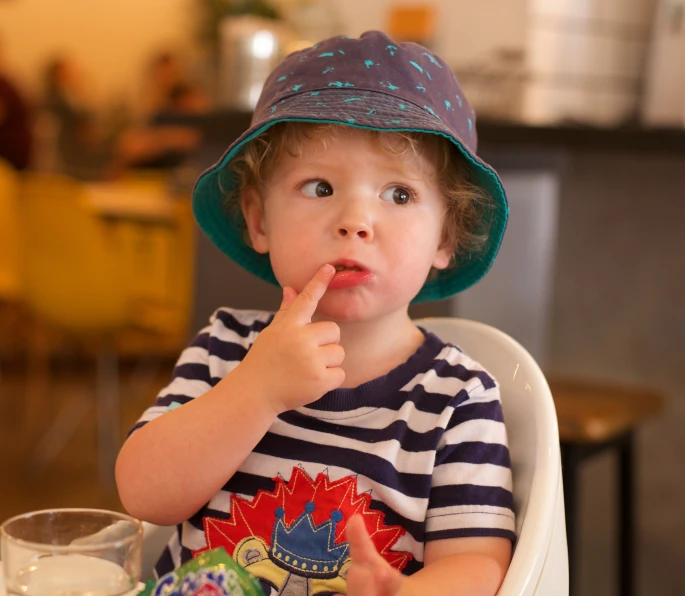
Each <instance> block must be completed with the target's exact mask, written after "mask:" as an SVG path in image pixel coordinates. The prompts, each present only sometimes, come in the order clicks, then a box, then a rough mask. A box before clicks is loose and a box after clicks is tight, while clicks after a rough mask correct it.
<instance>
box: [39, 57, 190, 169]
mask: <svg viewBox="0 0 685 596" xmlns="http://www.w3.org/2000/svg"><path fill="white" fill-rule="evenodd" d="M43 107H44V109H45V110H46V111H47V112H48V113H49V114H51V116H52V117H53V119H54V120H55V123H56V127H57V131H58V132H57V143H56V145H57V151H58V152H59V155H60V161H61V163H62V166H61V169H62V170H63V171H64V172H65V173H67V174H69V175H72V176H74V177H77V178H81V179H103V178H105V179H106V178H111V177H114V176H116V175H118V174H120V173H121V172H122V171H125V170H127V169H130V168H165V167H173V166H175V165H178V163H180V162H181V161H182V160H183V158H184V157H185V156H186V155H187V154H188V153H190V152H192V151H193V150H195V149H196V148H197V146H198V145H199V142H200V135H199V133H198V131H196V130H195V129H193V128H191V127H188V126H148V125H142V126H130V127H127V128H126V129H124V130H116V129H111V130H108V128H107V127H106V126H105V125H104V124H103V119H102V118H101V115H100V114H98V112H97V110H96V109H95V107H94V102H93V101H92V99H91V96H90V92H89V88H88V84H87V82H86V79H85V77H84V76H83V73H82V71H81V69H80V68H79V65H78V64H77V63H76V62H75V61H74V60H73V59H70V58H68V57H65V56H57V57H55V58H54V59H52V60H51V61H50V62H49V63H48V64H47V66H46V68H45V71H44V104H43Z"/></svg>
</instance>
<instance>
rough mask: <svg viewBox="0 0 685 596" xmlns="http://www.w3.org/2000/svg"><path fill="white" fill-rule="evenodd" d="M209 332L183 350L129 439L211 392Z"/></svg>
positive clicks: (207, 329)
mask: <svg viewBox="0 0 685 596" xmlns="http://www.w3.org/2000/svg"><path fill="white" fill-rule="evenodd" d="M210 331H211V328H210V327H207V328H205V329H203V330H202V331H200V333H198V334H197V336H196V337H195V338H194V339H193V341H192V342H191V343H190V345H189V346H188V347H187V348H186V349H185V350H183V352H182V353H181V356H180V357H179V359H178V361H177V362H176V366H175V367H174V370H173V373H172V377H171V382H170V383H169V384H168V385H167V386H166V387H164V389H162V390H161V391H160V392H159V394H158V395H157V399H156V400H155V403H154V404H153V405H151V406H150V407H149V408H148V409H147V410H145V412H143V414H142V416H141V417H140V418H139V419H138V421H137V422H136V423H135V424H134V425H133V427H132V428H131V430H129V433H128V434H129V435H130V434H131V433H133V432H134V431H136V430H137V429H139V428H140V427H142V426H144V425H145V424H147V423H148V422H150V421H151V420H154V419H155V418H158V417H159V416H162V415H163V414H166V413H167V412H168V411H170V410H173V409H174V408H178V407H180V406H182V405H183V404H186V403H188V402H189V401H191V400H192V399H195V398H196V397H199V396H200V395H203V394H205V393H207V391H209V390H210V389H211V388H212V386H213V382H212V378H211V375H210V369H209V338H210Z"/></svg>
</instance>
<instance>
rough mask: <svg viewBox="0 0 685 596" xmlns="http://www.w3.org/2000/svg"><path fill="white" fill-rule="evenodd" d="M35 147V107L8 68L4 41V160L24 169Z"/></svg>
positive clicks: (0, 113) (0, 90)
mask: <svg viewBox="0 0 685 596" xmlns="http://www.w3.org/2000/svg"><path fill="white" fill-rule="evenodd" d="M32 147H33V134H32V129H31V109H30V107H29V103H28V101H27V100H26V99H25V98H24V96H23V95H22V93H21V92H20V90H19V88H18V87H17V86H16V85H15V84H14V82H13V81H12V80H11V78H10V77H9V75H8V74H7V73H6V71H5V63H4V56H3V48H2V40H0V159H4V160H5V161H7V162H8V163H9V164H10V165H12V166H13V167H14V168H16V169H17V170H23V169H25V168H26V167H27V166H28V165H29V162H30V160H31V150H32Z"/></svg>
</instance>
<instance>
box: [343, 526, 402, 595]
mask: <svg viewBox="0 0 685 596" xmlns="http://www.w3.org/2000/svg"><path fill="white" fill-rule="evenodd" d="M345 536H346V538H347V541H348V542H349V543H350V559H351V560H352V563H351V565H350V568H349V570H348V572H347V596H394V595H395V594H397V593H399V591H400V588H401V587H402V583H403V582H404V577H403V576H402V574H401V573H400V572H399V571H398V570H397V569H395V568H394V567H392V566H391V565H390V563H388V562H387V561H386V560H385V559H384V558H383V557H382V556H381V555H380V553H379V552H378V551H377V550H376V546H375V545H374V543H373V541H372V540H371V537H370V536H369V533H368V532H367V530H366V525H365V524H364V520H363V518H362V516H361V515H353V516H352V518H351V519H350V521H349V522H347V527H346V528H345Z"/></svg>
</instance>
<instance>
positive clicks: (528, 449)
mask: <svg viewBox="0 0 685 596" xmlns="http://www.w3.org/2000/svg"><path fill="white" fill-rule="evenodd" d="M414 322H415V323H416V324H417V325H419V326H420V327H423V328H424V329H426V330H428V331H431V332H433V333H435V334H436V335H437V336H438V337H440V339H442V340H443V341H447V342H450V343H453V344H455V345H456V346H459V347H460V348H461V349H463V350H464V352H466V353H467V354H468V355H469V356H471V357H472V358H474V359H475V360H477V361H478V362H480V363H481V364H482V365H483V366H484V367H485V368H486V369H487V370H488V371H489V372H490V373H491V374H492V375H493V376H494V377H495V378H496V379H497V381H498V382H499V384H500V392H501V399H502V409H503V411H504V422H505V424H506V427H507V434H508V438H509V451H510V455H511V466H512V473H513V481H514V511H515V513H516V544H515V545H514V555H513V558H512V561H511V565H510V566H509V570H508V571H507V575H506V577H505V578H504V582H503V583H502V586H501V588H500V590H499V592H498V595H499V596H533V595H535V596H567V595H568V589H569V588H568V552H567V548H566V522H565V519H564V496H563V492H562V482H561V458H560V454H559V433H558V429H557V416H556V411H555V409H554V402H553V401H552V393H551V392H550V390H549V387H548V385H547V381H546V380H545V376H544V375H543V373H542V371H541V370H540V367H539V366H538V365H537V363H536V362H535V360H534V359H533V357H532V356H531V355H530V354H529V353H528V351H527V350H526V349H525V348H524V347H523V346H521V344H519V343H518V342H517V341H515V340H514V339H512V338H511V337H510V336H509V335H507V334H506V333H504V332H502V331H500V330H498V329H495V328H494V327H491V326H489V325H486V324H484V323H478V322H476V321H469V320H466V319H456V318H428V319H417V320H416V321H414Z"/></svg>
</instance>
